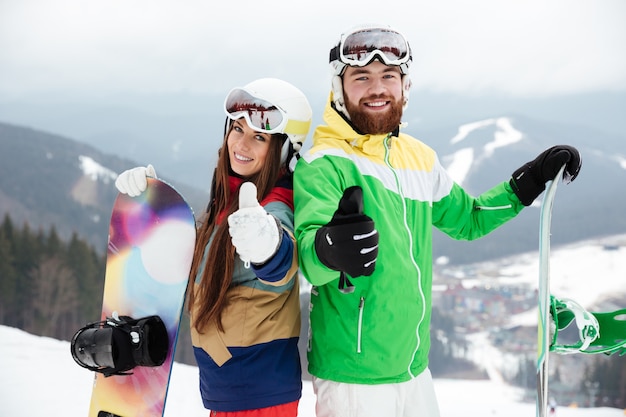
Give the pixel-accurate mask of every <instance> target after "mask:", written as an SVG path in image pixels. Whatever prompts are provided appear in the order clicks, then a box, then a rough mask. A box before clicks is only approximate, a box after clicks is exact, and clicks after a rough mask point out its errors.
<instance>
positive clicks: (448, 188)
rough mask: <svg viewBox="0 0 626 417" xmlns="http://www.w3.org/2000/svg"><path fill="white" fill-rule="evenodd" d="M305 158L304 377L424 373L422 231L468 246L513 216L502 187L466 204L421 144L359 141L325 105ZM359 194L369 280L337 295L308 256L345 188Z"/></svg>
mask: <svg viewBox="0 0 626 417" xmlns="http://www.w3.org/2000/svg"><path fill="white" fill-rule="evenodd" d="M324 122H325V124H324V125H321V126H319V127H318V128H317V129H316V131H315V133H314V136H313V146H312V148H311V149H310V150H309V151H308V152H307V153H306V154H305V155H304V156H303V157H302V158H301V159H300V160H299V162H298V164H297V166H296V169H295V177H294V202H295V227H296V229H295V235H296V239H297V242H298V252H299V259H300V269H301V271H302V273H303V274H304V276H305V277H306V278H307V280H308V281H309V282H310V283H311V284H312V285H313V288H312V290H311V307H310V326H311V330H310V336H309V341H308V343H309V347H308V348H309V352H308V360H309V371H310V373H311V374H312V375H314V376H317V377H319V378H323V379H329V380H333V381H338V382H347V383H363V384H382V383H395V382H403V381H407V380H409V379H411V378H413V377H415V376H417V375H419V374H420V373H421V372H422V371H423V370H424V369H426V367H427V366H428V351H429V348H430V337H429V326H430V316H431V287H432V226H435V227H437V228H438V229H440V230H442V231H443V232H445V233H446V234H448V235H449V236H451V237H452V238H454V239H466V240H471V239H476V238H479V237H481V236H483V235H485V234H487V233H489V232H490V231H492V230H494V229H495V228H497V227H498V226H500V225H502V224H503V223H505V222H506V221H508V220H510V219H511V218H513V217H515V216H516V215H517V214H518V213H519V212H520V211H521V209H522V208H523V206H522V204H521V203H520V201H519V199H518V198H517V196H516V195H515V194H514V193H513V191H512V189H511V187H510V186H509V183H508V182H502V183H501V184H499V185H497V186H495V187H494V188H492V189H491V190H489V191H487V192H485V193H484V194H482V195H480V196H479V197H477V198H474V197H472V196H470V195H468V194H467V193H466V192H465V191H464V190H463V189H462V188H461V187H460V186H459V185H458V184H456V183H455V182H454V181H453V180H452V179H451V178H450V176H449V175H448V174H447V173H446V171H445V170H444V169H443V167H442V166H441V164H440V162H439V160H438V157H437V155H436V153H435V152H434V151H433V150H432V149H431V148H430V147H428V146H426V145H425V144H424V143H422V142H420V141H418V140H416V139H414V138H412V137H410V136H408V135H406V134H403V133H400V134H399V135H398V136H397V137H396V136H391V135H360V134H358V133H357V132H355V131H354V130H353V128H352V127H351V125H350V124H349V123H348V122H346V121H345V120H344V119H343V118H342V117H341V116H340V115H339V113H338V112H337V111H336V110H335V109H334V108H332V107H331V105H330V101H329V103H328V104H327V105H326V109H325V112H324ZM354 185H358V186H361V187H362V189H363V203H364V213H365V214H366V215H368V216H370V217H371V218H372V219H373V220H374V224H375V226H376V229H377V230H378V232H379V237H380V240H379V252H378V258H377V262H376V268H375V271H374V273H373V274H372V275H371V276H369V277H358V278H351V279H350V280H351V282H352V283H353V284H354V286H355V291H354V292H353V293H351V294H344V293H342V292H340V291H339V290H338V288H337V286H338V278H339V272H337V271H334V270H331V269H329V268H327V267H326V266H324V265H323V264H322V262H320V260H319V259H318V257H317V255H316V252H315V243H314V242H315V233H316V232H317V230H318V229H319V228H320V227H321V226H324V225H325V224H326V223H328V222H329V221H330V219H331V217H332V216H333V213H334V212H335V210H337V206H338V203H339V200H340V199H341V197H342V195H343V192H344V190H345V189H346V188H348V187H351V186H354Z"/></svg>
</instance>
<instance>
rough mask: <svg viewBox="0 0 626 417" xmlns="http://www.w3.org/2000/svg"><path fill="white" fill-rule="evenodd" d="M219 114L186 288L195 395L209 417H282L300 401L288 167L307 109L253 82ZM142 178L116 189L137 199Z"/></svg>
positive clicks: (297, 95) (284, 89)
mask: <svg viewBox="0 0 626 417" xmlns="http://www.w3.org/2000/svg"><path fill="white" fill-rule="evenodd" d="M224 111H225V112H226V129H225V134H224V140H223V142H222V147H221V149H220V150H219V152H218V161H217V167H216V168H215V172H214V175H213V184H212V187H211V196H210V200H209V204H208V207H207V211H206V213H204V215H203V217H202V218H201V220H200V222H199V225H198V226H199V227H198V240H197V242H196V247H195V252H194V257H193V263H192V267H191V273H190V278H189V283H188V286H187V295H188V300H187V301H188V303H187V306H188V309H189V313H190V318H191V323H190V325H191V339H192V343H193V346H194V354H195V358H196V361H197V363H198V367H199V370H200V394H201V397H202V401H203V403H204V406H205V407H206V408H207V409H209V410H211V411H212V413H211V415H212V416H222V415H223V416H225V415H226V414H225V413H231V412H236V413H237V414H236V415H237V416H241V417H244V416H246V415H254V416H257V417H263V416H280V417H291V416H295V415H297V409H298V401H299V399H300V397H301V393H302V376H301V369H300V356H299V352H298V338H299V335H300V302H299V301H300V291H299V285H298V274H297V273H296V272H297V270H298V264H297V251H296V246H295V243H294V242H295V238H294V237H293V217H294V214H293V185H292V184H293V183H292V167H293V163H294V161H293V160H294V159H295V157H296V156H297V154H298V153H299V151H300V149H301V147H302V143H303V142H304V140H305V139H306V136H307V134H308V131H309V126H310V124H311V116H312V112H311V107H310V106H309V103H308V101H307V99H306V97H305V96H304V94H303V93H302V92H301V91H300V90H298V89H297V88H296V87H294V86H293V85H291V84H289V83H287V82H285V81H282V80H279V79H275V78H262V79H259V80H256V81H253V82H251V83H249V84H248V85H246V86H245V87H238V88H235V89H233V90H232V91H231V92H230V93H229V95H228V96H227V98H226V100H225V102H224ZM147 175H150V176H156V173H155V172H154V170H153V168H151V166H149V167H148V168H144V167H139V168H134V169H131V170H128V171H126V172H124V173H122V174H121V175H120V176H119V178H118V180H117V181H116V185H117V187H118V189H119V190H120V191H121V192H127V193H128V192H133V193H135V192H139V193H141V192H143V191H144V190H145V188H146V184H145V183H146V176H147ZM252 413H253V414H252ZM228 415H231V414H228Z"/></svg>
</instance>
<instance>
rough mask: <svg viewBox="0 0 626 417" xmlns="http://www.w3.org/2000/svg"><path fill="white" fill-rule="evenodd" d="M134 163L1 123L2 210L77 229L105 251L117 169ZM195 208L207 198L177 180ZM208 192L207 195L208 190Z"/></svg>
mask: <svg viewBox="0 0 626 417" xmlns="http://www.w3.org/2000/svg"><path fill="white" fill-rule="evenodd" d="M136 165H137V163H136V162H133V161H130V160H128V159H124V158H121V157H118V156H115V155H111V154H106V153H104V152H101V151H99V150H97V149H95V148H94V147H92V146H90V145H87V144H84V143H80V142H77V141H75V140H72V139H69V138H65V137H61V136H58V135H54V134H50V133H46V132H42V131H38V130H34V129H30V128H25V127H21V126H15V125H11V124H6V123H0V215H2V216H3V217H4V216H5V215H7V214H8V215H10V217H11V219H12V221H13V222H14V223H15V224H18V225H20V226H21V225H22V224H25V223H26V224H28V225H29V227H30V228H31V229H33V230H37V229H43V230H44V231H47V230H48V229H50V228H51V227H54V228H55V229H56V231H57V233H58V234H59V236H60V237H61V238H66V239H67V238H69V237H70V236H71V235H72V234H74V233H76V234H77V235H78V236H79V237H81V238H82V239H84V240H86V241H88V242H89V243H90V244H92V245H93V246H94V247H95V248H96V249H97V250H98V251H102V252H103V253H104V251H105V250H106V245H107V235H108V226H109V218H110V215H111V210H112V208H113V202H114V200H115V197H116V195H117V190H116V188H115V186H114V181H115V179H116V178H117V175H118V173H120V172H122V171H124V170H126V169H128V168H132V167H134V166H136ZM163 179H164V180H166V181H168V182H171V183H172V185H174V186H175V187H176V188H177V189H179V190H180V192H181V193H183V195H185V198H186V199H187V201H188V202H189V204H190V205H191V206H192V207H193V208H194V211H195V212H196V213H199V212H201V210H202V209H201V208H202V205H203V204H206V201H207V199H208V197H207V196H205V195H204V194H203V192H202V191H199V190H197V189H194V188H193V187H189V186H187V185H185V184H181V183H180V182H176V181H175V180H171V181H170V180H169V179H168V178H167V177H166V178H163ZM207 195H208V194H207Z"/></svg>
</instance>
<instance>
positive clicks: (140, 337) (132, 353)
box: [70, 314, 169, 377]
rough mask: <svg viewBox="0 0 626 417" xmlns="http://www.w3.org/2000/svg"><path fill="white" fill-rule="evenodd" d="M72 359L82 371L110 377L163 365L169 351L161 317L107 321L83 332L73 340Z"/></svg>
mask: <svg viewBox="0 0 626 417" xmlns="http://www.w3.org/2000/svg"><path fill="white" fill-rule="evenodd" d="M70 346H71V350H72V357H73V358H74V361H76V363H77V364H78V365H80V366H82V367H83V368H86V369H89V370H90V371H95V372H100V373H102V374H104V376H105V377H109V376H111V375H131V374H132V372H129V371H130V370H131V369H133V368H135V367H136V366H149V367H154V366H160V365H162V364H163V362H165V359H166V357H167V353H168V350H169V339H168V334H167V329H166V327H165V324H164V323H163V321H162V320H161V318H160V317H159V316H148V317H144V318H141V319H133V318H131V317H128V316H121V317H118V316H117V315H115V314H114V317H110V318H107V319H106V320H103V321H99V322H94V323H90V324H88V325H86V326H85V327H83V328H82V329H80V330H79V331H78V332H76V334H75V335H74V337H72V341H71V344H70Z"/></svg>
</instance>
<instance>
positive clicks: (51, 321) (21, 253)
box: [0, 215, 105, 340]
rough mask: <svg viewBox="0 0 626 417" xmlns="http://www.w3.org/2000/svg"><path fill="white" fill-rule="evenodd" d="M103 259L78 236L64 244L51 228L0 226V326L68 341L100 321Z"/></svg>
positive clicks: (6, 221) (6, 222)
mask: <svg viewBox="0 0 626 417" xmlns="http://www.w3.org/2000/svg"><path fill="white" fill-rule="evenodd" d="M104 270H105V258H104V256H103V255H102V254H99V253H98V252H97V251H96V250H95V249H93V248H92V247H90V246H89V245H87V244H86V243H85V242H84V241H83V240H81V239H80V238H79V237H78V236H77V235H76V234H74V235H73V236H72V238H71V239H70V241H69V242H64V241H62V240H61V239H60V238H59V236H58V234H57V232H56V229H55V228H51V229H50V230H48V231H46V232H44V231H42V230H31V228H30V226H29V225H28V224H24V225H22V226H21V227H16V225H15V224H14V223H13V221H12V220H11V218H10V217H9V216H8V215H6V216H5V217H4V220H3V222H2V224H1V225H0V323H1V324H4V325H7V326H12V327H17V328H20V329H23V330H25V331H27V332H29V333H32V334H36V335H40V336H49V337H53V338H56V339H61V340H70V339H71V337H72V335H73V334H74V333H75V332H76V330H78V329H79V328H81V327H82V326H84V325H85V324H86V323H87V322H90V321H96V320H99V318H100V308H101V306H102V305H101V301H99V300H101V299H102V298H101V297H102V290H103V286H104Z"/></svg>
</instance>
